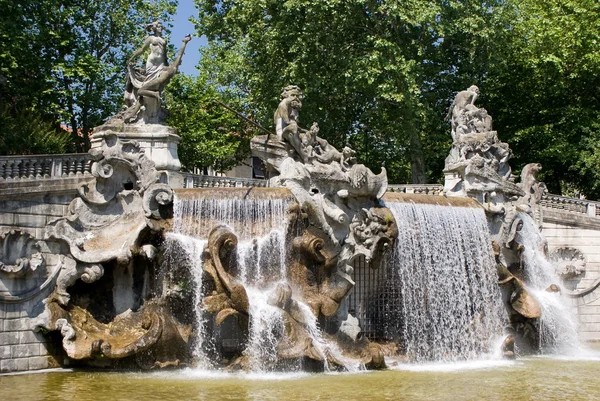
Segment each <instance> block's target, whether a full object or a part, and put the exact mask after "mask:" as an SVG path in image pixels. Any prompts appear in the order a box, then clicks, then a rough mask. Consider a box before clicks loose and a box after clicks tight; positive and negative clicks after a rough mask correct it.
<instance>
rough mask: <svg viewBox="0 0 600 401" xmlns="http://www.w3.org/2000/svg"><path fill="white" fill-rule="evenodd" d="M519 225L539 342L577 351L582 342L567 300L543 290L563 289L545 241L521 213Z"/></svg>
mask: <svg viewBox="0 0 600 401" xmlns="http://www.w3.org/2000/svg"><path fill="white" fill-rule="evenodd" d="M518 217H520V218H521V219H522V222H523V226H522V228H521V230H520V231H519V243H521V244H522V245H523V248H524V249H523V255H522V258H523V262H524V265H525V266H524V275H525V282H526V283H527V284H526V285H527V289H528V290H529V291H530V292H531V294H532V295H533V296H534V297H535V298H536V299H537V300H538V301H539V303H540V306H541V309H542V316H541V318H540V345H541V346H542V350H541V351H542V352H544V353H555V352H558V353H562V354H565V353H567V354H569V353H577V352H578V351H581V350H583V348H584V347H583V345H582V343H581V340H580V339H579V335H578V332H577V319H576V317H575V315H574V314H573V313H572V311H571V309H570V307H569V305H568V302H567V300H565V299H564V298H563V297H562V296H561V294H560V293H559V292H555V291H546V290H547V289H548V288H549V287H550V286H551V285H553V284H554V285H557V286H558V287H559V288H560V289H561V292H562V291H564V288H563V287H562V283H561V280H560V278H559V277H558V275H557V274H556V269H555V267H554V266H553V265H552V263H550V261H549V260H548V258H547V256H546V247H547V244H546V241H545V239H544V237H543V236H542V234H541V233H540V231H539V229H538V228H537V226H536V224H535V221H534V220H533V219H532V218H531V217H530V216H529V215H527V214H524V213H521V214H520V215H519V216H518Z"/></svg>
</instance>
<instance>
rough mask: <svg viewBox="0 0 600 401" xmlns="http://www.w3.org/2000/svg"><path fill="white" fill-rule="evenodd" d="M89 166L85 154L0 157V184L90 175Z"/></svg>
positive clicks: (88, 158) (89, 159)
mask: <svg viewBox="0 0 600 401" xmlns="http://www.w3.org/2000/svg"><path fill="white" fill-rule="evenodd" d="M91 165H92V161H91V158H90V155H89V154H87V153H71V154H60V155H31V156H0V182H6V181H16V180H19V181H21V180H39V179H52V178H54V179H56V178H67V177H75V176H81V175H84V174H90V170H91Z"/></svg>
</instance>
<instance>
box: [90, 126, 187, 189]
mask: <svg viewBox="0 0 600 401" xmlns="http://www.w3.org/2000/svg"><path fill="white" fill-rule="evenodd" d="M109 134H116V135H117V136H118V137H119V138H121V139H123V140H134V141H137V142H138V143H139V144H140V147H141V148H142V149H143V150H144V152H145V153H146V156H147V157H148V158H149V159H150V160H152V161H153V162H154V164H155V165H156V169H157V170H158V171H159V173H160V174H161V182H163V183H165V184H169V185H170V186H171V187H172V188H182V187H183V176H182V175H181V173H180V172H179V171H180V170H181V162H180V161H179V156H178V155H177V145H178V144H179V141H180V139H181V138H180V137H179V135H177V130H176V129H175V128H173V127H168V126H166V125H161V124H140V125H129V124H122V123H121V124H118V123H117V124H106V125H101V126H99V127H96V128H94V134H93V135H92V141H91V142H92V148H97V147H100V146H102V138H104V137H105V136H106V135H109Z"/></svg>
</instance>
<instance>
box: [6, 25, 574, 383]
mask: <svg viewBox="0 0 600 401" xmlns="http://www.w3.org/2000/svg"><path fill="white" fill-rule="evenodd" d="M151 28H152V29H153V30H154V31H155V32H156V35H155V36H154V37H151V38H149V39H147V43H149V45H148V46H154V47H155V48H153V50H156V51H158V50H160V49H163V48H164V46H165V44H166V42H164V40H163V39H162V38H160V29H161V27H160V24H158V23H154V24H151ZM189 40H190V38H189V37H186V38H185V39H184V41H183V45H182V47H181V49H180V50H179V52H178V54H177V57H176V59H175V61H174V62H173V63H172V64H171V65H169V66H167V65H166V58H165V54H164V52H163V53H162V54H161V57H159V59H153V60H154V61H156V62H157V63H158V64H156V63H155V64H156V65H154V64H152V63H150V64H152V65H151V66H150V67H152V68H151V69H153V68H154V67H156V68H157V69H158V70H160V71H159V73H158V78H155V79H153V78H152V76H153V75H152V74H154V72H152V71H148V70H146V71H144V72H143V73H142V71H140V70H136V69H135V68H134V67H133V66H131V67H130V69H129V72H128V86H127V96H126V99H127V105H126V106H127V107H126V109H124V110H123V111H122V112H121V113H119V114H117V115H116V116H115V117H114V118H112V119H111V120H110V121H109V122H107V123H106V124H105V125H103V126H100V127H98V128H97V129H96V130H95V134H94V136H93V147H92V149H91V150H90V153H89V160H90V177H89V180H87V181H85V182H83V183H82V184H81V185H80V187H79V188H78V191H77V196H76V197H75V198H74V199H73V200H72V201H71V203H70V204H69V206H68V211H67V212H66V213H64V214H63V215H61V216H59V217H56V218H55V219H53V220H52V221H49V222H48V223H47V224H46V225H45V226H44V233H45V237H44V240H43V241H42V240H36V239H35V238H33V236H31V235H30V234H27V233H25V232H21V231H15V230H13V231H11V232H10V233H6V234H5V235H3V236H2V241H3V245H4V247H3V249H4V251H3V253H2V254H0V256H1V259H2V264H0V268H1V269H2V270H1V272H2V274H5V275H6V277H10V280H14V281H15V282H17V283H18V285H15V287H19V286H21V285H22V284H23V283H25V282H26V281H27V280H29V281H30V282H33V281H35V282H36V283H37V282H39V281H43V284H41V285H40V287H39V290H35V291H32V292H31V294H33V295H31V296H30V295H27V294H26V295H27V297H29V298H27V300H29V299H36V300H37V301H39V302H37V301H36V302H35V307H34V308H32V310H35V316H34V318H32V319H31V321H30V324H31V328H32V329H33V330H35V331H36V332H38V333H41V334H39V335H43V336H46V337H47V339H48V342H55V343H56V342H58V343H59V346H58V347H56V349H55V350H54V351H53V352H54V355H52V357H53V358H55V362H56V364H58V365H61V366H67V365H69V366H83V367H101V368H111V369H114V368H136V369H138V368H139V369H164V368H172V367H192V368H195V369H199V370H224V371H227V372H233V371H245V372H261V373H265V372H273V371H358V370H362V369H385V368H386V367H387V366H388V362H389V361H397V360H402V361H411V362H419V363H425V362H432V361H433V362H436V361H437V362H439V361H444V362H457V361H467V360H476V359H481V358H490V355H493V354H494V353H495V351H496V350H495V349H494V348H495V347H496V344H498V343H502V350H501V351H502V354H503V355H504V356H505V357H507V358H514V357H515V354H516V353H518V354H525V353H528V352H540V351H541V352H553V351H564V350H565V349H566V348H568V347H572V348H573V347H574V348H579V347H580V344H579V341H578V337H577V330H576V324H575V323H574V319H573V317H572V315H570V314H569V313H570V312H569V308H568V307H566V306H565V304H564V302H563V300H562V299H561V297H560V293H561V292H566V291H567V290H566V289H565V288H562V287H561V284H560V279H559V277H558V276H557V275H556V274H555V272H554V267H553V266H552V265H551V264H550V263H549V262H548V260H547V258H546V255H545V249H544V244H545V243H544V240H543V237H542V236H541V235H540V233H539V230H538V228H537V225H538V224H539V219H540V216H541V214H540V213H539V207H538V205H539V202H540V199H541V195H542V193H543V191H544V189H545V187H544V185H543V183H541V182H539V181H538V180H537V178H536V174H537V173H538V172H539V171H540V168H541V166H539V165H537V164H530V165H527V166H526V167H525V168H524V169H523V172H522V174H521V182H520V183H519V184H516V183H515V182H514V181H515V177H514V176H513V175H512V171H511V168H510V165H509V164H508V161H509V159H510V157H511V151H510V148H509V147H508V145H507V144H506V143H503V142H501V141H500V140H499V138H498V135H497V133H496V132H495V131H492V126H491V117H490V116H489V115H488V114H487V112H486V111H485V110H484V109H481V108H478V107H476V106H475V105H474V102H475V99H476V98H477V94H478V89H477V88H476V87H471V88H469V89H468V90H466V91H462V92H459V94H458V95H457V97H456V99H455V101H454V102H453V104H452V106H451V109H450V112H449V114H448V116H449V118H451V120H452V137H453V140H454V141H453V147H452V150H451V151H450V154H449V156H448V158H447V159H446V167H445V171H444V172H445V175H446V182H445V188H444V192H445V196H444V197H441V196H427V195H406V194H397V193H386V192H387V187H388V182H387V173H386V170H385V168H384V167H381V172H380V173H379V174H375V173H373V172H372V171H371V170H370V169H368V168H367V167H365V166H364V165H362V164H359V163H357V160H356V155H355V152H354V150H352V149H351V148H350V147H348V146H346V147H345V148H344V149H342V151H339V150H338V149H336V148H335V147H333V146H332V145H331V144H329V143H328V142H327V140H325V139H324V138H322V137H319V135H318V134H319V126H318V124H317V123H313V124H312V125H311V127H310V129H304V128H302V127H301V126H300V121H299V119H300V111H301V108H302V101H303V93H302V91H301V90H300V88H299V87H297V86H295V85H290V86H287V87H285V88H284V89H283V91H282V93H281V96H280V103H279V105H278V107H277V109H276V111H275V114H274V126H275V131H276V135H264V136H258V137H255V138H254V139H253V140H252V142H251V148H252V152H253V154H254V155H256V156H257V157H260V158H261V159H262V160H263V162H264V164H265V166H266V168H267V170H268V176H269V177H270V179H269V181H268V183H269V187H268V188H219V189H207V188H194V189H192V188H186V189H183V188H181V186H182V185H180V184H182V177H181V174H180V173H179V172H178V170H179V168H180V166H179V164H178V160H177V153H176V146H175V145H176V144H177V142H178V137H177V135H176V133H175V132H176V131H175V129H173V128H170V127H166V126H164V125H162V111H161V109H160V92H161V91H162V89H163V88H164V86H165V85H166V84H167V83H168V81H169V80H170V78H171V77H172V76H173V74H174V73H175V72H176V70H177V67H178V66H179V64H180V63H181V59H182V56H183V52H184V49H185V45H186V44H187V42H189ZM144 49H145V47H144V48H142V49H140V51H138V52H136V54H135V55H134V57H136V56H137V55H139V54H141V52H142V51H143V50H144ZM163 50H164V49H163ZM157 60H158V61H157ZM150 61H151V60H149V62H150ZM147 68H148V67H147ZM138 141H139V142H138ZM158 142H160V143H162V145H161V146H155V145H156V144H157V143H158ZM163 145H164V146H163ZM158 149H162V150H161V151H159V150H158ZM28 277H29V278H28ZM34 278H35V280H33V279H34ZM7 280H8V279H7ZM43 291H47V292H48V293H44V292H43ZM28 294H29V293H28ZM40 294H43V296H42V295H40ZM35 297H37V298H35ZM32 303H33V301H32Z"/></svg>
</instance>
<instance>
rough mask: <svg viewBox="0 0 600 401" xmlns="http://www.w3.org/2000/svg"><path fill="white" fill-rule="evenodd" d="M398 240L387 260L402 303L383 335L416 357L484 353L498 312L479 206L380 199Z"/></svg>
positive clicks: (498, 323) (495, 333)
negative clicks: (395, 338)
mask: <svg viewBox="0 0 600 401" xmlns="http://www.w3.org/2000/svg"><path fill="white" fill-rule="evenodd" d="M386 206H387V207H388V208H389V209H390V210H391V211H392V213H393V215H394V217H395V219H396V222H397V224H398V231H399V237H398V240H397V242H396V247H395V249H394V252H392V255H390V256H391V258H389V259H388V263H389V265H388V269H390V268H391V270H388V272H389V274H390V280H392V282H396V283H397V286H398V287H399V295H398V296H399V298H400V299H399V301H400V303H401V308H398V309H399V310H397V311H392V315H393V316H389V317H388V319H390V318H391V321H393V322H395V323H389V324H388V325H387V327H388V332H390V331H391V332H395V333H391V334H392V335H393V336H395V337H398V338H399V340H400V341H401V343H402V344H403V347H404V349H405V351H406V354H407V355H408V356H409V357H411V358H412V359H414V360H415V361H459V360H468V359H476V358H480V357H481V356H482V354H484V353H491V352H492V351H493V350H492V349H491V348H492V345H493V344H494V342H495V341H497V339H498V337H499V336H501V334H502V316H504V315H505V311H504V308H503V306H502V301H501V294H500V290H499V288H498V285H497V281H498V279H497V273H496V267H495V263H494V258H493V255H492V252H491V240H490V237H489V231H488V227H487V222H486V218H485V214H484V211H483V210H482V209H480V208H466V207H448V206H438V205H427V204H413V203H391V202H390V203H386Z"/></svg>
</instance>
